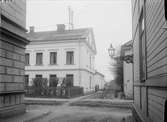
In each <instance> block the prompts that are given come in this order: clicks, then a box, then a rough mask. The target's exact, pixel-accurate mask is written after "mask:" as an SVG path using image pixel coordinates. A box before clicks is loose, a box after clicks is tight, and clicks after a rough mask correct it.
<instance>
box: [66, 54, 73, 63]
mask: <svg viewBox="0 0 167 122" xmlns="http://www.w3.org/2000/svg"><path fill="white" fill-rule="evenodd" d="M66 64H74V52H73V51H68V52H66Z"/></svg>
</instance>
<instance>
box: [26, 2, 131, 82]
mask: <svg viewBox="0 0 167 122" xmlns="http://www.w3.org/2000/svg"><path fill="white" fill-rule="evenodd" d="M69 6H70V7H71V9H72V10H73V12H74V16H73V20H74V22H73V23H74V29H75V28H87V27H92V28H93V31H94V36H95V42H96V48H97V55H96V57H95V68H96V69H97V70H98V71H99V72H101V73H103V74H104V75H105V79H106V81H110V80H112V79H113V78H114V76H113V74H112V73H111V71H110V69H109V67H110V63H111V62H112V59H111V58H110V57H109V55H108V48H109V46H110V44H111V43H112V45H113V46H114V47H115V48H116V49H118V48H119V47H120V46H121V45H122V44H124V43H125V42H127V41H129V40H131V39H132V17H131V16H132V15H131V0H27V29H28V28H29V26H35V29H36V31H46V30H55V29H56V25H57V24H66V25H67V24H68V7H69Z"/></svg>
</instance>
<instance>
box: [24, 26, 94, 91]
mask: <svg viewBox="0 0 167 122" xmlns="http://www.w3.org/2000/svg"><path fill="white" fill-rule="evenodd" d="M28 39H29V40H30V44H29V45H28V46H27V47H26V55H25V60H26V67H25V71H26V72H25V77H26V82H27V84H28V85H32V84H33V82H32V79H33V78H35V77H43V78H47V79H50V78H51V77H57V78H59V79H60V80H61V79H62V78H66V77H68V78H70V79H71V80H72V82H73V85H74V86H82V87H83V88H84V90H85V91H89V90H93V89H94V84H95V83H93V82H94V75H95V69H94V61H95V55H96V45H95V40H94V35H93V30H92V29H91V28H84V29H74V30H66V29H65V25H63V24H59V25H57V30H56V31H43V32H35V31H34V27H30V32H29V33H28ZM48 84H49V83H48Z"/></svg>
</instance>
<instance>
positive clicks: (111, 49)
mask: <svg viewBox="0 0 167 122" xmlns="http://www.w3.org/2000/svg"><path fill="white" fill-rule="evenodd" d="M108 54H109V56H110V57H111V58H113V57H114V55H115V48H114V47H113V46H112V44H110V47H109V48H108Z"/></svg>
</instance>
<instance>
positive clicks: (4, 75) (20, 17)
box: [0, 0, 28, 117]
mask: <svg viewBox="0 0 167 122" xmlns="http://www.w3.org/2000/svg"><path fill="white" fill-rule="evenodd" d="M25 26H26V0H13V1H8V2H5V1H1V3H0V117H6V116H10V115H14V114H18V113H21V112H24V111H25V105H24V60H25V59H24V58H25V57H24V55H25V54H24V53H25V45H26V44H27V43H28V41H27V40H26V29H25Z"/></svg>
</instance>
